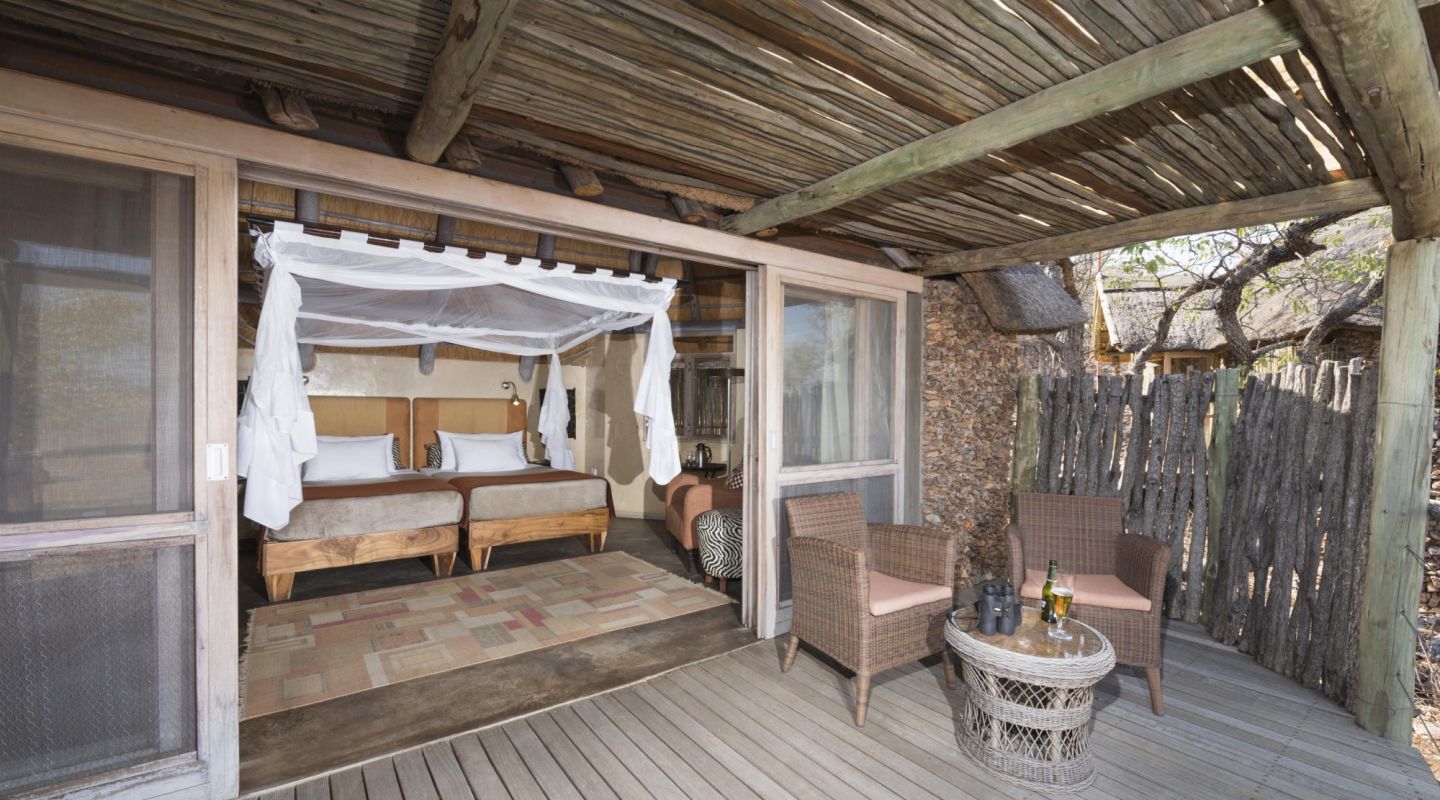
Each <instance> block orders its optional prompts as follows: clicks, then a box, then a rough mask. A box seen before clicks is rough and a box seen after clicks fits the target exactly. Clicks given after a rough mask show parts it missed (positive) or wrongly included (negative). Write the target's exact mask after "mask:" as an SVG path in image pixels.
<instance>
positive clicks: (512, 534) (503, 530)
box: [468, 506, 610, 572]
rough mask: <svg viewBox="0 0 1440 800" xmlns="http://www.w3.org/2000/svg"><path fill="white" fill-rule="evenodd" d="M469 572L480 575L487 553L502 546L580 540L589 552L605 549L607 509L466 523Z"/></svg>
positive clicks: (485, 563) (486, 560)
mask: <svg viewBox="0 0 1440 800" xmlns="http://www.w3.org/2000/svg"><path fill="white" fill-rule="evenodd" d="M469 531H470V534H469V535H470V538H469V542H468V545H469V548H468V549H469V551H470V568H471V569H473V570H475V571H477V572H478V571H480V570H482V569H485V568H486V567H489V566H490V553H491V551H492V550H494V549H495V548H496V547H498V546H499V545H502V544H515V543H517V542H534V541H538V540H541V539H561V538H564V537H566V536H584V537H585V541H586V544H587V545H588V546H589V548H590V552H592V553H598V552H600V551H601V550H604V549H605V536H606V535H607V534H608V533H609V532H610V509H609V508H606V507H603V506H602V507H600V508H589V509H586V510H584V511H567V512H565V513H563V514H539V515H536V516H533V517H514V518H511V519H486V520H478V519H476V520H470V524H469Z"/></svg>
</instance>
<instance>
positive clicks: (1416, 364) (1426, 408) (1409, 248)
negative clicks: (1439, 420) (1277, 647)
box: [1355, 239, 1440, 742]
mask: <svg viewBox="0 0 1440 800" xmlns="http://www.w3.org/2000/svg"><path fill="white" fill-rule="evenodd" d="M1384 308H1385V325H1384V327H1383V328H1382V330H1381V335H1380V403H1379V407H1378V409H1377V411H1376V416H1375V473H1374V479H1373V481H1374V488H1373V490H1372V492H1373V495H1372V498H1373V499H1372V501H1371V507H1370V556H1369V559H1368V561H1367V562H1366V569H1365V594H1364V597H1363V600H1362V604H1361V611H1360V634H1359V636H1360V641H1359V657H1358V662H1357V669H1358V672H1359V675H1358V677H1357V683H1356V696H1355V718H1356V720H1357V721H1359V723H1360V724H1361V725H1362V726H1364V727H1365V728H1367V729H1369V730H1371V731H1374V732H1375V733H1378V734H1380V735H1382V736H1384V737H1386V738H1388V739H1393V740H1395V741H1398V742H1409V741H1410V736H1411V730H1410V720H1411V704H1412V703H1413V701H1414V698H1415V631H1414V628H1413V624H1412V623H1413V621H1414V620H1415V617H1416V613H1417V612H1416V608H1417V606H1418V605H1419V599H1420V580H1421V572H1422V569H1423V557H1422V555H1421V554H1422V553H1424V551H1425V520H1426V517H1427V515H1428V513H1429V488H1430V431H1431V426H1432V424H1433V419H1434V413H1435V338H1436V328H1437V326H1440V239H1419V240H1410V241H1403V242H1396V243H1395V246H1394V247H1392V248H1391V249H1390V263H1389V273H1388V275H1387V276H1386V279H1385V305H1384ZM1422 431H1423V433H1421V432H1422Z"/></svg>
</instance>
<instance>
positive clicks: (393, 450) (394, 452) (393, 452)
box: [390, 439, 405, 469]
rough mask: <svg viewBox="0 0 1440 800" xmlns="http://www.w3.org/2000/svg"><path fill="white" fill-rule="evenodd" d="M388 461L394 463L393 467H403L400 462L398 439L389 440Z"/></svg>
mask: <svg viewBox="0 0 1440 800" xmlns="http://www.w3.org/2000/svg"><path fill="white" fill-rule="evenodd" d="M390 462H391V463H392V464H394V465H395V469H405V465H404V464H401V463H400V440H399V439H391V440H390Z"/></svg>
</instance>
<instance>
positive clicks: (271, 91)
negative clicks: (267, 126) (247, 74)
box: [256, 86, 320, 131]
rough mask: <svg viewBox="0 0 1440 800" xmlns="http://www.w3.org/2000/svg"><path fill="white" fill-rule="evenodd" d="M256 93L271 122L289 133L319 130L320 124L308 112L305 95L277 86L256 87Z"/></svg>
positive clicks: (308, 106) (308, 107)
mask: <svg viewBox="0 0 1440 800" xmlns="http://www.w3.org/2000/svg"><path fill="white" fill-rule="evenodd" d="M256 91H258V92H259V93H260V102H261V103H263V104H264V106H265V116H267V117H269V118H270V121H271V122H273V123H275V124H276V125H279V126H280V127H282V128H285V129H286V130H291V131H313V130H319V128H320V123H319V122H318V121H316V119H315V114H314V113H312V112H311V111H310V104H309V103H307V102H305V95H303V94H300V93H299V92H298V91H296V90H294V89H282V88H280V87H278V86H257V87H256Z"/></svg>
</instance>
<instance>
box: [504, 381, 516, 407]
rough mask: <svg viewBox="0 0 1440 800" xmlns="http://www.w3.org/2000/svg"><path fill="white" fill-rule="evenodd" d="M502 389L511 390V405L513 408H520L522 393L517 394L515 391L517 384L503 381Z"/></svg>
mask: <svg viewBox="0 0 1440 800" xmlns="http://www.w3.org/2000/svg"><path fill="white" fill-rule="evenodd" d="M500 388H501V389H509V390H510V405H512V406H518V405H520V393H519V392H517V391H515V384H514V383H512V382H510V381H501V382H500Z"/></svg>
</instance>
